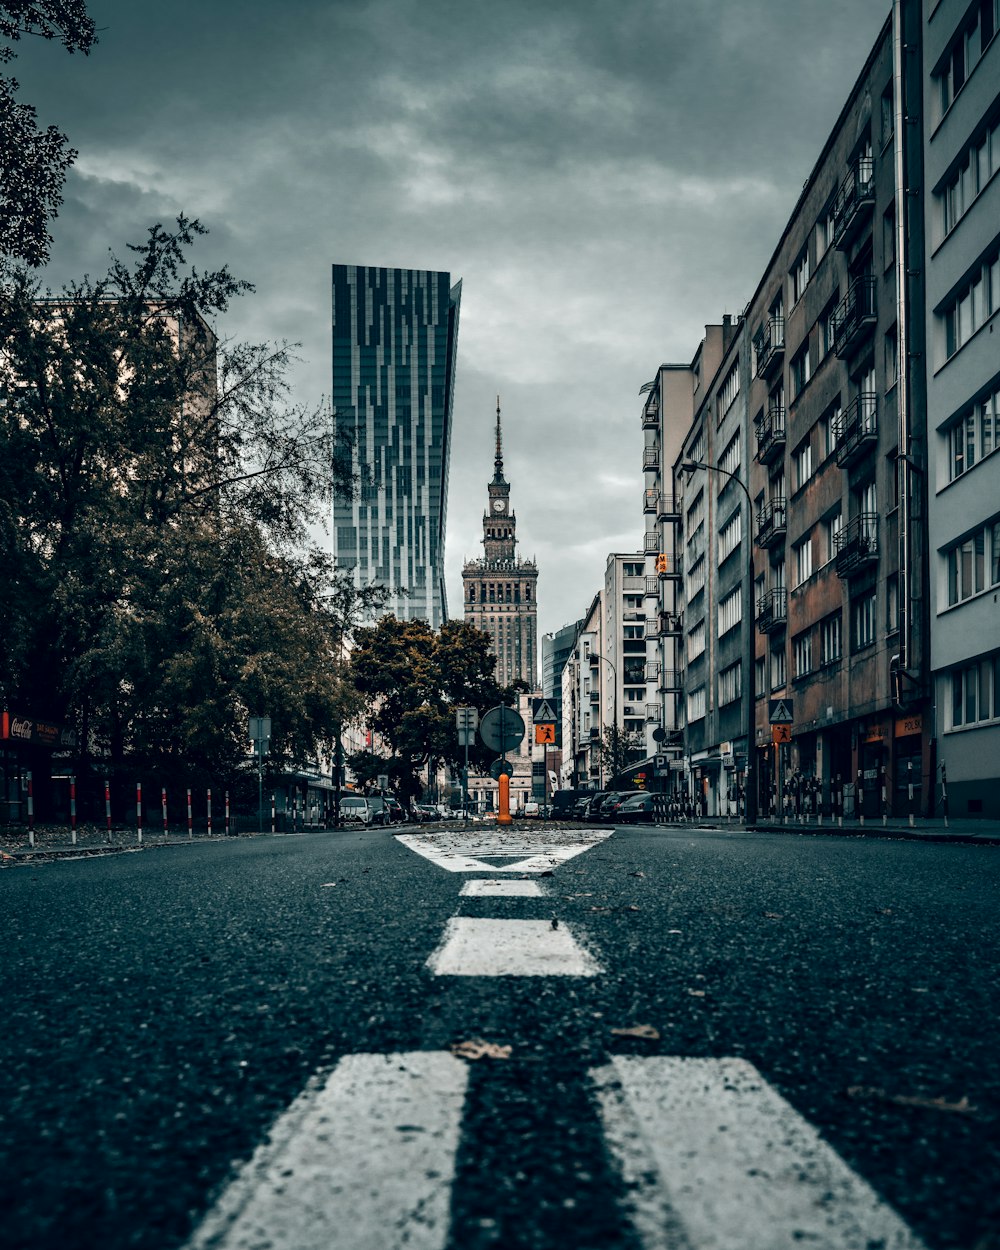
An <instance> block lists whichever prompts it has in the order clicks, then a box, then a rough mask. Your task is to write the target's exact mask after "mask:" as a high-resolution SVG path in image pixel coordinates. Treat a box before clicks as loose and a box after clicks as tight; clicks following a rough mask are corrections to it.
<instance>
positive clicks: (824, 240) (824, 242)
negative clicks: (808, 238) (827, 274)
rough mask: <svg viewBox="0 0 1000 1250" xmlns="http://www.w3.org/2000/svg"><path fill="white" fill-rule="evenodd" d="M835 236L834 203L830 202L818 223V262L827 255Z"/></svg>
mask: <svg viewBox="0 0 1000 1250" xmlns="http://www.w3.org/2000/svg"><path fill="white" fill-rule="evenodd" d="M833 236H834V216H833V204H832V203H831V204H829V205H828V207H827V208H826V210H825V212H824V213H823V214H822V215H821V217H820V219H819V221H817V223H816V264H817V266H818V265H819V262H820V260H821V259H822V258H823V257H824V256H825V255H826V253H827V251H828V250H829V248H830V246H831V244H832V243H833Z"/></svg>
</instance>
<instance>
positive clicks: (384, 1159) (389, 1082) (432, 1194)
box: [188, 1051, 468, 1250]
mask: <svg viewBox="0 0 1000 1250" xmlns="http://www.w3.org/2000/svg"><path fill="white" fill-rule="evenodd" d="M467 1083H468V1067H467V1066H466V1064H465V1063H463V1062H462V1061H461V1060H460V1059H456V1058H455V1057H454V1056H453V1055H450V1054H448V1053H445V1052H440V1051H422V1052H411V1053H408V1054H391V1055H347V1056H345V1057H344V1058H343V1059H341V1061H340V1062H339V1063H338V1064H337V1066H336V1068H335V1069H334V1070H333V1072H332V1073H331V1074H330V1076H329V1078H328V1079H327V1080H326V1081H325V1083H324V1082H319V1081H317V1082H315V1083H312V1084H310V1086H308V1087H307V1088H306V1089H305V1090H304V1091H303V1093H302V1094H301V1095H300V1096H299V1097H298V1098H297V1099H296V1100H295V1102H294V1103H293V1104H292V1105H291V1106H290V1107H289V1108H288V1110H287V1111H286V1112H285V1113H284V1115H282V1116H281V1117H280V1118H279V1119H278V1121H277V1122H276V1123H275V1124H274V1126H273V1128H272V1129H271V1133H270V1136H269V1139H268V1141H267V1142H266V1143H265V1144H264V1145H262V1146H260V1147H259V1148H258V1149H257V1151H256V1152H255V1153H254V1155H253V1158H252V1159H251V1160H250V1162H249V1163H248V1164H246V1166H245V1167H244V1168H243V1170H242V1171H241V1172H240V1173H239V1175H238V1176H237V1177H236V1179H235V1180H233V1181H232V1183H231V1184H230V1185H229V1186H228V1188H227V1189H226V1190H225V1191H224V1192H223V1194H222V1196H221V1197H220V1199H219V1200H218V1202H217V1203H216V1205H215V1207H214V1208H213V1209H212V1210H211V1211H210V1212H209V1214H208V1215H207V1216H206V1218H205V1219H204V1221H203V1222H202V1224H201V1226H200V1227H199V1228H198V1230H197V1231H196V1233H195V1234H194V1236H193V1237H192V1238H191V1240H190V1241H189V1242H188V1250H210V1248H211V1250H259V1248H260V1247H263V1246H266V1247H268V1250H399V1248H401V1247H404V1246H405V1247H406V1250H442V1248H443V1247H444V1245H445V1243H446V1241H447V1239H448V1223H449V1210H450V1202H451V1188H452V1182H453V1180H454V1176H455V1153H456V1150H457V1148H458V1139H459V1132H460V1127H461V1120H462V1111H463V1107H464V1104H465V1092H466V1086H467Z"/></svg>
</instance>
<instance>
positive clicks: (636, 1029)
mask: <svg viewBox="0 0 1000 1250" xmlns="http://www.w3.org/2000/svg"><path fill="white" fill-rule="evenodd" d="M611 1032H612V1033H613V1034H614V1035H615V1037H645V1038H648V1039H649V1040H650V1041H651V1042H656V1041H659V1038H660V1031H659V1029H654V1028H653V1026H652V1025H651V1024H632V1025H629V1027H628V1028H625V1029H612V1030H611Z"/></svg>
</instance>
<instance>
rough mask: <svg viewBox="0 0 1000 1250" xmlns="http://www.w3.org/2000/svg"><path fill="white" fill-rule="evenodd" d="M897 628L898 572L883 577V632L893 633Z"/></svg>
mask: <svg viewBox="0 0 1000 1250" xmlns="http://www.w3.org/2000/svg"><path fill="white" fill-rule="evenodd" d="M898 630H899V574H898V573H894V574H892V576H890V577H887V578H886V579H885V632H886V633H887V634H895V633H896V632H897V631H898Z"/></svg>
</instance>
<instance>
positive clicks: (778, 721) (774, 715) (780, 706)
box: [768, 699, 794, 725]
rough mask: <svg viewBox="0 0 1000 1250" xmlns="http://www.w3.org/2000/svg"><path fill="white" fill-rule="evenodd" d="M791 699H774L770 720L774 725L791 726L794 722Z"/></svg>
mask: <svg viewBox="0 0 1000 1250" xmlns="http://www.w3.org/2000/svg"><path fill="white" fill-rule="evenodd" d="M793 719H794V718H793V716H792V701H791V699H772V700H771V714H770V716H769V717H768V720H769V721H770V722H771V724H772V725H790V724H791V723H792V721H793Z"/></svg>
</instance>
